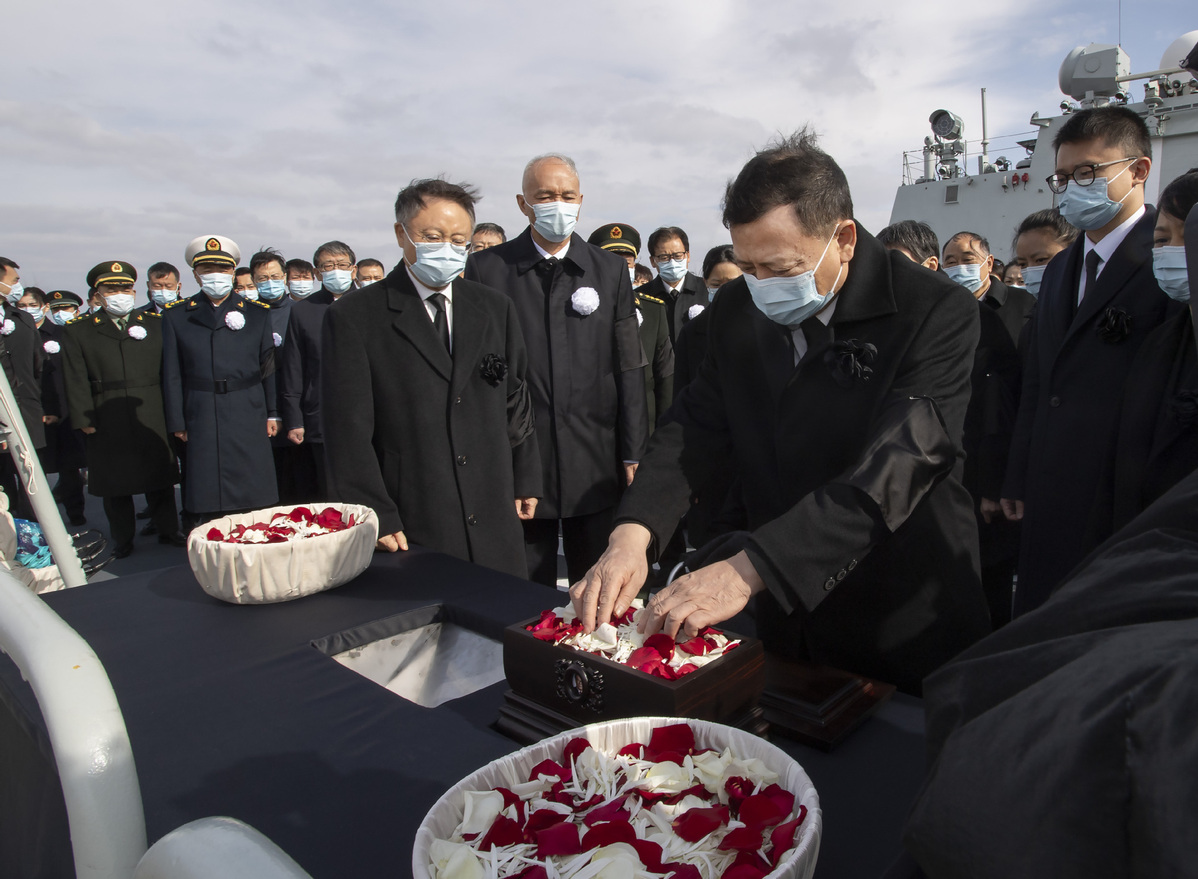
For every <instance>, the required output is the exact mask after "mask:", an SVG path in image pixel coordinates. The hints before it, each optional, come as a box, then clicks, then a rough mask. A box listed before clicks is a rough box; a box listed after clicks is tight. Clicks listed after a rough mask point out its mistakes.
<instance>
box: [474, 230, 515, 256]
mask: <svg viewBox="0 0 1198 879" xmlns="http://www.w3.org/2000/svg"><path fill="white" fill-rule="evenodd" d="M506 241H507V233H506V232H504V231H503V227H502V226H500V225H499V224H498V223H479V224H478V225H477V226H475V227H474V234H473V235H471V236H470V252H471V253H478V252H479V251H480V250H486V249H487V248H488V247H494V246H495V245H497V244H503V243H504V242H506Z"/></svg>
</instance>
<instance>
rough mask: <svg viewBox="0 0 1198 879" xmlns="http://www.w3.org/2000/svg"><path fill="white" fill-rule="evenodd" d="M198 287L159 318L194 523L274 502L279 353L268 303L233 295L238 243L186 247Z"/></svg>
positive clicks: (203, 240)
mask: <svg viewBox="0 0 1198 879" xmlns="http://www.w3.org/2000/svg"><path fill="white" fill-rule="evenodd" d="M185 257H186V259H187V262H188V265H190V266H191V267H192V271H193V274H194V275H195V278H196V281H197V282H198V283H199V284H200V292H199V293H197V294H196V295H195V296H192V297H191V298H189V299H184V300H181V301H179V302H177V303H175V304H174V305H172V306H171V307H170V308H168V309H167V310H166V315H165V316H164V317H163V342H162V358H163V361H162V385H163V394H164V397H165V400H166V424H167V428H168V430H170V431H171V433H173V434H174V435H175V436H177V437H178V438H179V439H181V440H183V441H184V442H186V443H187V458H186V471H185V473H184V475H183V478H184V480H185V483H186V491H185V493H184V497H185V499H186V504H187V508H186V510H187V519H188V524H189V525H190V526H192V527H194V526H195V525H198V524H200V523H202V522H205V521H207V520H209V519H212V518H215V517H216V516H218V515H220V514H222V513H234V512H241V511H245V510H253V509H259V508H262V507H269V506H271V505H273V504H274V503H275V501H276V500H277V499H278V490H277V487H276V485H275V473H274V459H273V457H272V455H271V451H270V437H271V436H274V434H275V433H276V432H277V430H278V423H277V420H275V417H276V415H277V412H276V409H275V379H274V371H275V358H274V350H275V346H274V339H273V338H272V335H271V326H270V311H269V309H270V306H269V305H267V304H266V303H263V302H256V301H253V300H247V299H245V298H244V297H242V296H238V295H237V294H236V293H233V292H232V290H233V271H234V269H235V268H236V266H237V262H238V260H239V259H240V258H241V251H240V250H239V249H238V247H237V245H236V244H235V243H234V242H233V241H231V240H229V239H228V238H225V237H223V236H220V235H208V236H203V235H202V236H200V237H199V238H196V239H194V240H193V241H192V242H191V244H189V245H188V246H187V250H186V253H185Z"/></svg>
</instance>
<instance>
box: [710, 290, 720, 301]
mask: <svg viewBox="0 0 1198 879" xmlns="http://www.w3.org/2000/svg"><path fill="white" fill-rule="evenodd" d="M719 292H720V288H719V287H708V288H707V301H708V302H714V301H715V294H717V293H719Z"/></svg>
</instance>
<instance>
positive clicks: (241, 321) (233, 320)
mask: <svg viewBox="0 0 1198 879" xmlns="http://www.w3.org/2000/svg"><path fill="white" fill-rule="evenodd" d="M225 326H227V327H228V328H229V329H231V330H240V329H241V328H242V327H244V326H245V315H244V314H242V313H241V312H240V311H230V312H229V313H228V314H226V315H225Z"/></svg>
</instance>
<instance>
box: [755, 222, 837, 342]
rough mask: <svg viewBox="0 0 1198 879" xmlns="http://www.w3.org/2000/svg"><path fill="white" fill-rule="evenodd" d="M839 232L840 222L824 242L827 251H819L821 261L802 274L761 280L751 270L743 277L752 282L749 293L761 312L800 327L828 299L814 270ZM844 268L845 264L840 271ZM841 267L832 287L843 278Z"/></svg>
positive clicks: (784, 324)
mask: <svg viewBox="0 0 1198 879" xmlns="http://www.w3.org/2000/svg"><path fill="white" fill-rule="evenodd" d="M839 232H840V227H839V226H837V227H836V229H835V230H834V231H833V232H832V237H831V238H829V239H828V243H827V244H825V245H824V251H823V253H821V254H820V255H819V262H817V263H816V264H815V268H813V269H811V270H809V271H806V272H803V273H802V274H800V275H791V276H788V277H781V278H778V277H775V278H766V279H764V280H759V279H758V278H756V277H754V276H753V275H750V274H749V273H748V272H746V273H745V275H744V279H745V283H746V284H748V285H749V295H750V296H752V297H753V304H754V305H756V306H757V307H758V308H759V309H761V312H762V314H764V315H765V316H766V317H768V318H769V319H770V320H772V321H773V322H774V323H778V324H782V326H784V327H797V326H798V325H799V324H801V323H802V322H803V321H805V320H806V319H807V318H809V317H811V315H813V314H815V313H816V312H817V311H819V310H820V308H822V307H823V306H824V304H825V303H826V302H827V301H828V300H827V297H825V296H821V295H820V292H819V290H818V289H817V288H816V286H815V273H816V271H817V270H818V269H819V267H820V265H821V264H822V263H823V261H824V257H825V256H827V255H828V248H829V247H831V246H832V242H833V241H834V240H835V239H836V236H837V234H838V233H839ZM843 270H844V266H843V265H842V266H841V267H840V271H843ZM840 271H837V272H836V280H835V281H833V282H832V290H835V289H836V285H837V284H838V283H839V282H840ZM829 293H831V290H830V291H829Z"/></svg>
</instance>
